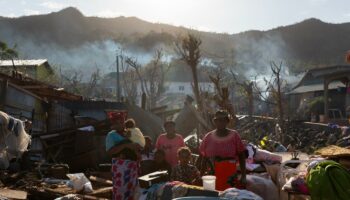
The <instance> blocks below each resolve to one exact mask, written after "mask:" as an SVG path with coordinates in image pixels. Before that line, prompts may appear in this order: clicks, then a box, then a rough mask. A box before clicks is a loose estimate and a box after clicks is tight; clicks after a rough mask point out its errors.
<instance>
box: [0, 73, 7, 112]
mask: <svg viewBox="0 0 350 200" xmlns="http://www.w3.org/2000/svg"><path fill="white" fill-rule="evenodd" d="M0 87H1V89H0V92H1V94H0V109H1V110H4V107H5V104H6V94H7V88H8V81H7V79H3V80H2V81H1V84H0Z"/></svg>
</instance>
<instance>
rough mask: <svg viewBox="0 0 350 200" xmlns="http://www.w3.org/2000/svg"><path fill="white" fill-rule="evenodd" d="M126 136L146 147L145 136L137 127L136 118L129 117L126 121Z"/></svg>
mask: <svg viewBox="0 0 350 200" xmlns="http://www.w3.org/2000/svg"><path fill="white" fill-rule="evenodd" d="M125 128H126V137H127V138H129V140H130V141H132V142H134V143H137V144H139V145H140V146H141V147H142V148H143V147H145V143H146V142H145V138H144V137H143V134H142V132H141V131H140V129H139V128H136V123H135V120H133V119H131V118H130V119H128V120H126V121H125Z"/></svg>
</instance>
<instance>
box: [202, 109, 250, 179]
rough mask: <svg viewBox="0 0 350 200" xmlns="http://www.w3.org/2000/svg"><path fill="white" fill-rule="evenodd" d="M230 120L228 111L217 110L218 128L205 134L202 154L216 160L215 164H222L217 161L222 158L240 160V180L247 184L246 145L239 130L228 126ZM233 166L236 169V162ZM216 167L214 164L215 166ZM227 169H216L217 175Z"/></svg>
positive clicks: (215, 119)
mask: <svg viewBox="0 0 350 200" xmlns="http://www.w3.org/2000/svg"><path fill="white" fill-rule="evenodd" d="M229 121H230V118H229V115H228V113H227V112H226V111H222V110H220V111H217V112H216V113H215V118H214V123H215V126H216V129H215V130H213V131H211V132H209V133H207V134H206V135H205V137H204V138H203V141H202V143H201V145H200V148H199V150H200V153H201V155H202V156H204V157H205V158H208V159H211V160H214V161H215V164H214V165H221V164H222V163H220V162H216V161H220V160H235V161H237V160H239V164H240V168H241V180H240V181H241V183H243V184H245V183H246V168H245V147H244V145H243V143H242V140H241V138H240V136H239V134H238V133H237V131H235V130H231V129H228V128H226V127H227V124H228V123H229ZM222 166H223V165H222ZM231 166H232V168H233V169H232V171H236V166H235V164H234V165H231ZM216 167H217V166H214V168H216ZM230 170H231V169H230ZM225 171H226V172H227V171H228V170H220V171H215V175H218V174H222V173H226V172H225ZM217 181H218V178H217ZM226 182H227V180H223V183H226Z"/></svg>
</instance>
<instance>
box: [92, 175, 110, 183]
mask: <svg viewBox="0 0 350 200" xmlns="http://www.w3.org/2000/svg"><path fill="white" fill-rule="evenodd" d="M89 179H90V181H94V182H98V183H102V184H106V185H113V182H112V181H110V180H107V179H104V178H99V177H96V176H90V177H89Z"/></svg>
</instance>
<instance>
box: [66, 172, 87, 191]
mask: <svg viewBox="0 0 350 200" xmlns="http://www.w3.org/2000/svg"><path fill="white" fill-rule="evenodd" d="M67 176H68V178H69V179H70V180H71V181H72V184H73V189H75V190H76V191H78V192H79V191H81V190H83V191H84V192H85V193H91V192H93V189H92V185H91V182H90V181H89V179H88V178H86V176H85V175H84V173H76V174H67Z"/></svg>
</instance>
